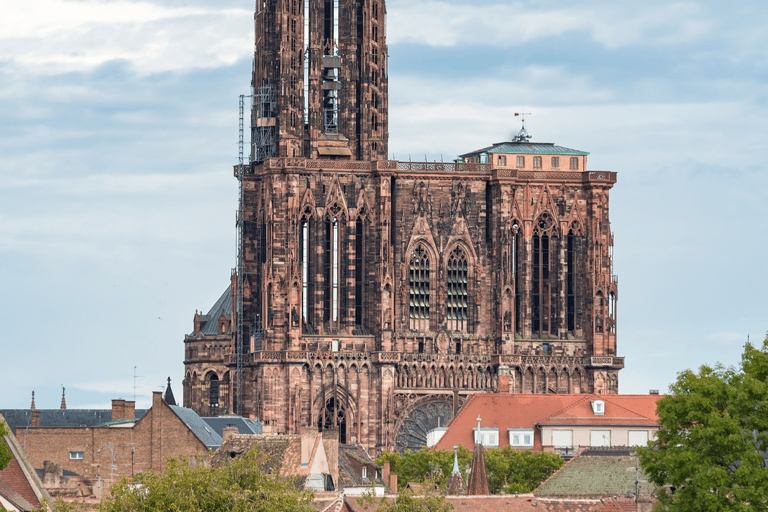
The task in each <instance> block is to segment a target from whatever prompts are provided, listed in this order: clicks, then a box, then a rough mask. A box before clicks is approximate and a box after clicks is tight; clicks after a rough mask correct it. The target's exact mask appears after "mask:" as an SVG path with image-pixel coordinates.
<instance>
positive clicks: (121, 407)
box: [112, 398, 125, 421]
mask: <svg viewBox="0 0 768 512" xmlns="http://www.w3.org/2000/svg"><path fill="white" fill-rule="evenodd" d="M124 419H125V400H123V399H122V398H116V399H114V400H112V421H119V420H124Z"/></svg>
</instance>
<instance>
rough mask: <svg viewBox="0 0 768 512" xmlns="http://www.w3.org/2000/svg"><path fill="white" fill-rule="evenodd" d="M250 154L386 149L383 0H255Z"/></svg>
mask: <svg viewBox="0 0 768 512" xmlns="http://www.w3.org/2000/svg"><path fill="white" fill-rule="evenodd" d="M254 21H255V23H254V26H255V30H254V33H255V51H254V59H253V76H252V80H251V86H252V95H253V108H252V112H251V130H252V133H251V141H252V150H251V160H252V161H255V162H261V161H263V160H264V159H266V158H271V157H306V158H313V159H316V158H329V159H347V160H349V159H352V160H381V159H385V158H386V156H387V138H388V131H387V43H386V7H385V4H384V0H265V1H257V2H256V13H255V15H254Z"/></svg>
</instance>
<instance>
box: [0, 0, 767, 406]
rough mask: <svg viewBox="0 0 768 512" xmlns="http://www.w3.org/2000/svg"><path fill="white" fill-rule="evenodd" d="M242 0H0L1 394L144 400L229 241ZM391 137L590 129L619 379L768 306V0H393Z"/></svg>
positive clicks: (473, 143) (432, 143) (750, 332)
mask: <svg viewBox="0 0 768 512" xmlns="http://www.w3.org/2000/svg"><path fill="white" fill-rule="evenodd" d="M253 7H254V4H253V3H251V2H245V1H242V0H217V1H215V2H214V1H211V0H205V1H204V0H154V1H152V0H147V1H134V0H87V1H80V0H35V1H34V2H28V1H26V0H24V1H23V0H0V325H2V330H1V331H0V340H1V342H2V345H1V347H2V350H0V363H1V364H0V409H8V408H28V407H29V405H30V400H31V394H32V392H33V391H34V392H35V394H36V395H35V397H36V405H37V407H38V408H46V409H47V408H57V407H59V404H60V402H61V395H62V387H64V388H66V400H67V406H68V407H69V408H107V407H109V403H110V400H111V399H113V398H124V399H134V398H135V400H136V401H137V407H139V408H143V407H148V406H149V404H150V399H151V393H152V391H155V390H161V389H164V386H165V384H166V379H167V378H168V377H170V378H171V385H172V388H173V391H174V393H175V395H176V397H177V400H178V399H181V396H182V386H181V382H182V377H183V355H184V353H183V349H184V346H183V340H184V335H185V334H188V333H190V332H191V331H192V319H193V315H194V313H195V310H202V311H207V310H208V309H209V308H210V306H211V305H212V304H213V303H214V302H215V301H216V299H217V298H218V297H219V296H220V295H221V293H222V292H223V291H224V290H225V288H226V287H227V285H228V283H229V276H230V272H231V270H232V267H234V266H235V256H236V247H235V240H236V239H235V212H236V209H237V181H236V180H235V179H234V178H233V175H232V168H233V165H235V164H236V163H237V156H238V145H237V142H238V96H239V95H240V94H249V88H250V69H251V58H252V55H253V26H252V24H253V21H252V20H253ZM387 12H388V16H387V22H388V44H389V56H390V60H389V104H390V116H389V123H390V124H389V131H390V145H389V146H390V152H391V155H390V156H391V157H392V158H395V159H400V160H408V159H411V160H413V161H422V160H424V159H427V160H429V161H433V160H437V161H440V160H445V161H448V160H451V159H453V158H455V157H456V156H457V155H459V154H463V153H466V152H469V151H472V150H476V149H479V148H482V147H485V146H488V145H490V144H492V143H495V142H501V141H505V140H509V139H510V138H511V136H512V134H514V133H516V132H517V131H518V130H519V129H520V120H519V117H518V118H516V117H515V116H514V113H515V112H529V113H530V114H529V115H528V116H526V128H527V130H528V132H529V133H530V134H531V135H532V136H533V139H532V140H533V141H535V142H552V143H555V144H558V145H561V146H565V147H569V148H574V149H579V150H584V151H588V152H589V153H590V156H589V161H588V164H589V169H590V170H609V171H616V172H617V173H618V182H617V183H616V185H615V186H614V188H613V189H612V191H611V226H612V230H613V232H614V234H615V247H614V271H615V273H616V274H617V275H618V278H619V295H618V299H619V300H618V307H617V314H618V324H617V339H618V343H617V345H618V349H617V352H618V355H620V356H624V357H625V358H626V359H625V368H624V369H623V370H621V372H620V374H619V391H620V392H621V393H647V392H648V391H649V390H650V389H658V390H660V391H661V392H662V393H663V392H666V391H667V390H668V388H669V385H670V384H671V383H673V382H674V381H675V378H676V376H677V373H678V372H680V371H682V370H685V369H689V368H690V369H694V370H695V369H697V368H698V367H699V366H700V365H702V364H709V365H714V364H716V363H717V362H720V363H723V364H725V365H733V364H737V363H738V361H739V358H740V354H741V352H742V350H743V346H744V343H745V342H747V340H748V339H749V340H750V341H751V342H753V343H756V344H760V343H761V342H762V340H763V339H764V337H765V335H766V331H768V298H767V297H768V295H767V294H766V290H768V271H767V270H766V267H765V263H764V262H765V258H766V254H768V173H766V172H765V168H766V159H767V158H768V142H766V140H767V138H768V45H767V44H766V40H765V34H766V30H768V7H766V4H765V3H764V2H763V1H762V0H744V1H741V2H735V3H732V4H729V5H728V6H727V8H726V7H725V6H724V4H723V3H722V2H720V1H714V0H713V1H680V2H670V1H668V0H664V1H660V0H644V1H642V2H639V1H635V0H629V1H624V2H615V1H612V0H593V1H590V0H572V1H567V2H563V1H555V0H530V1H520V2H512V1H505V2H493V1H485V0H478V1H474V2H465V1H462V2H459V1H453V0H442V1H438V0H427V1H418V2H414V1H412V0H390V1H389V2H388V4H387Z"/></svg>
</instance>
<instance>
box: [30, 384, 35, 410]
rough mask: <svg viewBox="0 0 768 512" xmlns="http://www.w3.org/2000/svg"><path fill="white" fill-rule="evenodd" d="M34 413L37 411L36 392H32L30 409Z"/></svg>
mask: <svg viewBox="0 0 768 512" xmlns="http://www.w3.org/2000/svg"><path fill="white" fill-rule="evenodd" d="M30 409H32V410H33V411H34V410H35V390H34V389H33V390H32V407H30Z"/></svg>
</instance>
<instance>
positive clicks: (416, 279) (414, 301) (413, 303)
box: [408, 245, 430, 331]
mask: <svg viewBox="0 0 768 512" xmlns="http://www.w3.org/2000/svg"><path fill="white" fill-rule="evenodd" d="M429 306H430V267H429V253H428V252H427V250H426V248H425V247H424V246H423V245H418V246H416V248H415V249H414V251H413V253H411V262H410V265H409V271H408V312H409V317H410V327H411V329H413V330H417V331H418V330H421V331H426V330H428V329H429Z"/></svg>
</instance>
